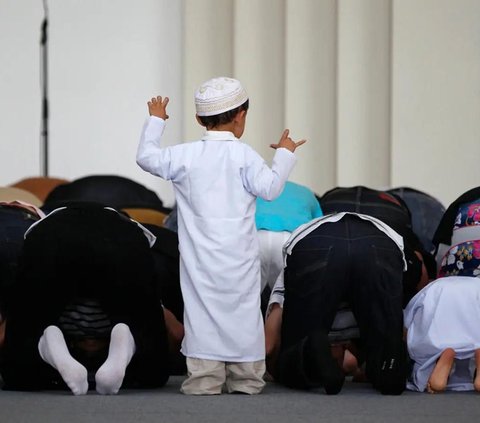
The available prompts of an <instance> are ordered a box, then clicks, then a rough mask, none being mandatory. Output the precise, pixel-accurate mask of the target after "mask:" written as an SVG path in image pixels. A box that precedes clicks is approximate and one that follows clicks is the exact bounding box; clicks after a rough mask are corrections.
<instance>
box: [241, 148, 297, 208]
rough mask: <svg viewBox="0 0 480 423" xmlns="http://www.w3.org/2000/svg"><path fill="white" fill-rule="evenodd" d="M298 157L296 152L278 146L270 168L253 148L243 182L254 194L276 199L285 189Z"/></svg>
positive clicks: (265, 198) (267, 198)
mask: <svg viewBox="0 0 480 423" xmlns="http://www.w3.org/2000/svg"><path fill="white" fill-rule="evenodd" d="M296 161H297V159H296V157H295V154H293V153H292V152H291V151H289V150H287V149H286V148H278V149H277V150H276V151H275V156H274V157H273V161H272V168H269V167H268V165H267V164H266V163H265V161H264V160H263V159H262V158H261V156H260V155H259V154H258V153H256V152H255V151H253V150H251V152H250V154H249V164H248V166H247V168H246V169H245V170H244V173H243V175H242V176H243V183H244V185H245V187H246V189H247V190H248V191H249V192H251V193H252V194H253V195H255V196H257V197H260V198H263V199H264V200H268V201H270V200H274V199H275V198H277V197H278V196H279V195H280V194H281V193H282V191H283V187H284V186H285V182H286V181H287V179H288V176H289V175H290V172H291V171H292V169H293V166H294V165H295V163H296Z"/></svg>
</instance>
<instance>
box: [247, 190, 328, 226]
mask: <svg viewBox="0 0 480 423" xmlns="http://www.w3.org/2000/svg"><path fill="white" fill-rule="evenodd" d="M321 216H323V212H322V209H321V208H320V204H319V202H318V200H317V198H316V197H315V195H314V193H313V192H312V191H311V190H310V189H309V188H307V187H305V186H303V185H299V184H296V183H294V182H290V181H287V183H286V184H285V188H284V190H283V192H282V193H281V194H280V196H279V197H278V198H276V199H275V200H273V201H265V200H262V199H261V198H257V211H256V213H255V223H256V225H257V229H259V230H260V229H263V230H267V231H273V232H280V231H288V232H293V231H294V230H295V229H297V228H298V227H299V226H300V225H303V224H304V223H307V222H310V220H312V219H315V218H317V217H321Z"/></svg>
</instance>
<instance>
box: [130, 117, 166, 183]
mask: <svg viewBox="0 0 480 423" xmlns="http://www.w3.org/2000/svg"><path fill="white" fill-rule="evenodd" d="M164 130H165V120H163V119H161V118H159V117H155V116H150V117H149V118H148V119H147V121H146V122H145V124H144V125H143V130H142V135H141V137H140V143H139V144H138V149H137V164H138V165H139V166H140V167H141V168H142V169H143V170H145V171H146V172H149V173H151V174H152V175H156V176H160V177H161V178H163V179H166V180H169V179H172V177H173V171H172V167H171V163H172V157H171V148H169V147H164V148H162V147H161V146H160V144H161V139H162V135H163V131H164Z"/></svg>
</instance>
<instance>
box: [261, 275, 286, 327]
mask: <svg viewBox="0 0 480 423" xmlns="http://www.w3.org/2000/svg"><path fill="white" fill-rule="evenodd" d="M283 274H284V271H283V270H282V271H281V272H280V274H279V275H278V278H277V280H276V281H275V285H273V289H272V293H271V294H270V299H269V300H268V307H267V312H266V316H265V318H267V317H268V315H269V314H270V311H271V309H272V306H273V304H279V305H280V307H282V308H283V302H284V300H285V285H284V278H283Z"/></svg>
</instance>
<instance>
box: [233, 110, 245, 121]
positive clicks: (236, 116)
mask: <svg viewBox="0 0 480 423" xmlns="http://www.w3.org/2000/svg"><path fill="white" fill-rule="evenodd" d="M246 115H247V111H246V110H240V111H239V112H238V113H237V114H236V115H235V119H236V120H242V119H243V118H244V117H245V116H246Z"/></svg>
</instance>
